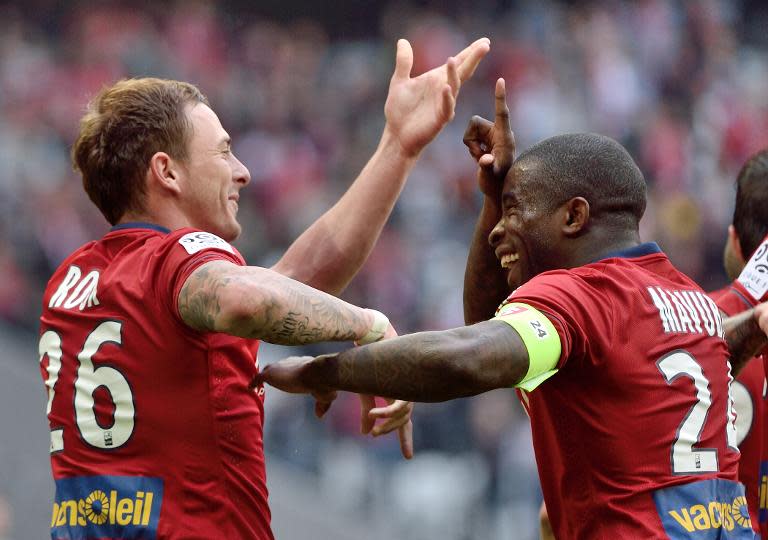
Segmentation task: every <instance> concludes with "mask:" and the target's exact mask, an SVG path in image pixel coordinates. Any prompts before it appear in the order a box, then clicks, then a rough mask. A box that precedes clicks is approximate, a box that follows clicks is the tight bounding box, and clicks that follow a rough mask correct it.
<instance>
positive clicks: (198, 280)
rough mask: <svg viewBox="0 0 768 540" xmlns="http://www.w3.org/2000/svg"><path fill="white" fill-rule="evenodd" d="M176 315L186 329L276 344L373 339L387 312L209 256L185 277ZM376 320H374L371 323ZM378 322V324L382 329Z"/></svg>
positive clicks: (275, 274) (274, 273) (381, 330)
mask: <svg viewBox="0 0 768 540" xmlns="http://www.w3.org/2000/svg"><path fill="white" fill-rule="evenodd" d="M178 308H179V314H180V315H181V318H182V319H183V320H184V322H185V323H186V324H187V325H188V326H190V327H191V328H193V329H195V330H198V331H203V332H206V331H207V332H224V333H227V334H232V335H235V336H240V337H245V338H252V339H261V340H264V341H268V342H270V343H277V344H281V345H300V344H304V343H315V342H319V341H353V340H361V339H366V336H368V337H367V340H368V341H372V340H373V339H372V338H373V337H375V336H373V335H368V333H369V331H373V332H374V333H377V332H379V333H380V334H381V335H383V334H384V332H385V331H386V330H387V329H388V328H389V322H388V321H387V322H386V324H385V323H384V322H383V320H384V319H386V317H383V316H381V315H380V314H378V312H376V311H374V310H369V309H363V308H360V307H357V306H354V305H352V304H349V303H347V302H344V301H343V300H340V299H338V298H336V297H335V296H331V295H329V294H327V293H324V292H322V291H318V290H315V289H313V288H311V287H309V286H307V285H304V284H303V283H299V282H298V281H294V280H292V279H290V278H287V277H285V276H283V275H281V274H278V273H277V272H274V271H272V270H268V269H266V268H259V267H256V266H237V265H236V264H232V263H230V262H226V261H213V262H209V263H205V264H203V265H202V266H200V267H199V268H197V269H196V270H195V271H194V272H192V274H191V275H190V276H189V277H188V278H187V280H186V282H185V283H184V286H183V287H182V288H181V291H180V293H179V298H178ZM376 319H379V321H378V322H376ZM382 326H383V328H382Z"/></svg>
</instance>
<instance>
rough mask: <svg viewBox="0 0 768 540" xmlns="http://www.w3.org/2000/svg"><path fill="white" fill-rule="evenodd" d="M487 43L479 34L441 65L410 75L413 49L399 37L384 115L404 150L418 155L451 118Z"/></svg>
mask: <svg viewBox="0 0 768 540" xmlns="http://www.w3.org/2000/svg"><path fill="white" fill-rule="evenodd" d="M490 43H491V42H490V40H489V39H488V38H480V39H478V40H477V41H475V42H474V43H472V44H471V45H470V46H469V47H467V48H465V49H464V50H463V51H461V52H460V53H459V54H457V55H456V56H454V57H451V58H448V60H447V62H446V63H445V64H443V65H442V66H439V67H436V68H434V69H432V70H430V71H427V72H426V73H423V74H421V75H419V76H418V77H415V78H411V68H412V67H413V49H412V48H411V44H410V43H409V42H408V40H406V39H400V40H398V42H397V57H396V62H395V72H394V73H393V74H392V79H391V81H390V83H389V95H388V96H387V102H386V104H385V105H384V115H385V116H386V118H387V126H386V131H388V132H389V133H391V134H392V135H393V136H394V137H395V138H396V139H397V140H398V141H399V143H400V146H401V148H402V149H403V151H404V152H405V153H406V154H408V155H412V156H415V155H417V154H418V153H419V152H421V150H422V149H423V148H424V147H425V146H426V145H427V144H429V142H430V141H431V140H432V139H434V138H435V137H436V136H437V134H438V133H439V132H440V130H441V129H442V128H443V126H445V125H446V124H447V123H448V122H450V121H451V120H452V119H453V116H454V111H455V108H456V97H457V96H458V95H459V89H460V88H461V85H462V84H463V83H464V82H465V81H466V80H467V79H469V78H470V77H471V76H472V74H473V73H474V72H475V69H476V68H477V65H478V64H479V63H480V60H482V59H483V57H484V56H485V55H486V54H488V51H489V50H490Z"/></svg>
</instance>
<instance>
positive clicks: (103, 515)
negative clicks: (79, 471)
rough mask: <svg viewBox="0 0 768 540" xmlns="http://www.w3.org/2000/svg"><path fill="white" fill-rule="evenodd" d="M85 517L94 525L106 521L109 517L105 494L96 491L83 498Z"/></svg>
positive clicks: (107, 500) (98, 490) (107, 501)
mask: <svg viewBox="0 0 768 540" xmlns="http://www.w3.org/2000/svg"><path fill="white" fill-rule="evenodd" d="M85 515H86V517H87V518H88V519H89V520H90V521H91V523H95V524H96V525H101V524H102V523H105V522H106V521H107V517H108V516H109V499H108V498H107V494H106V493H104V492H103V491H101V490H100V489H97V490H96V491H94V492H92V493H91V494H90V495H88V497H86V498H85Z"/></svg>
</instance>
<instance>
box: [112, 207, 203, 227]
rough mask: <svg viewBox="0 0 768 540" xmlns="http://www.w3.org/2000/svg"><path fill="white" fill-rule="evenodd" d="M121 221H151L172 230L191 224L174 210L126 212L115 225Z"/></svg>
mask: <svg viewBox="0 0 768 540" xmlns="http://www.w3.org/2000/svg"><path fill="white" fill-rule="evenodd" d="M122 223H151V224H153V225H159V226H161V227H165V228H166V229H170V230H172V231H174V230H176V229H182V228H184V227H190V226H191V225H190V223H189V220H187V219H186V218H185V217H184V216H183V215H182V214H176V213H174V212H163V213H158V212H126V213H125V214H123V217H122V218H120V219H119V220H118V222H117V223H116V225H120V224H122Z"/></svg>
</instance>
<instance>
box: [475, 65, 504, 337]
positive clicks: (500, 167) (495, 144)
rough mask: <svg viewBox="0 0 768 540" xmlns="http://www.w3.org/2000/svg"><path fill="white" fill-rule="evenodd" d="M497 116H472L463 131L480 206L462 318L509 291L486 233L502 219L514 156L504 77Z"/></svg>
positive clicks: (482, 311)
mask: <svg viewBox="0 0 768 540" xmlns="http://www.w3.org/2000/svg"><path fill="white" fill-rule="evenodd" d="M495 100H496V118H495V121H494V122H493V123H491V122H489V121H488V120H485V119H484V118H481V117H479V116H474V117H473V118H472V119H471V120H470V122H469V126H468V127H467V131H466V132H465V133H464V144H466V145H467V147H468V148H469V153H470V154H471V155H472V157H474V158H475V160H477V162H478V170H477V179H478V184H479V186H480V191H482V193H483V207H482V209H481V210H480V216H479V217H478V219H477V224H476V225H475V231H474V233H473V235H472V243H471V244H470V246H469V255H468V257H467V267H466V270H465V272H464V322H466V323H467V324H472V323H476V322H478V321H484V320H487V319H489V318H491V317H492V316H493V313H494V311H495V310H496V308H497V307H498V305H499V304H500V303H501V302H502V301H503V300H504V298H505V297H506V296H507V295H508V294H509V292H510V291H509V285H507V281H506V278H505V273H504V271H503V270H502V268H501V266H500V265H499V260H498V259H497V258H496V255H495V254H494V252H493V249H492V248H491V245H490V243H489V242H488V235H489V234H490V232H491V230H492V229H493V228H494V227H495V226H496V224H497V223H498V222H499V220H500V219H501V188H502V185H503V184H504V178H505V177H506V175H507V172H508V171H509V169H510V167H511V166H512V162H513V161H514V156H515V136H514V135H513V134H512V130H511V128H510V126H509V108H508V107H507V100H506V89H505V86H504V79H499V80H498V81H496V88H495Z"/></svg>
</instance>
